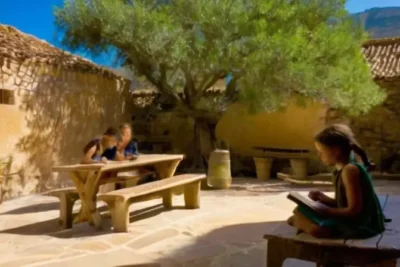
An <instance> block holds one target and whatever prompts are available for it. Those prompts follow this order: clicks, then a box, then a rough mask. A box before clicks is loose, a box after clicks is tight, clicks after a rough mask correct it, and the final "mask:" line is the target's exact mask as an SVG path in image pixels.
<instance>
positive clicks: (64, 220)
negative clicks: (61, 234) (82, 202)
mask: <svg viewBox="0 0 400 267" xmlns="http://www.w3.org/2000/svg"><path fill="white" fill-rule="evenodd" d="M44 195H46V196H51V197H57V198H59V199H60V218H59V222H60V224H61V225H62V226H63V228H64V229H70V228H72V222H73V215H72V209H73V207H74V203H75V201H77V200H78V199H79V194H78V192H77V191H76V189H75V187H69V188H62V189H57V190H53V191H50V192H47V193H44Z"/></svg>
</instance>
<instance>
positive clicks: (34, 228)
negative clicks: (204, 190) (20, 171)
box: [0, 204, 183, 238]
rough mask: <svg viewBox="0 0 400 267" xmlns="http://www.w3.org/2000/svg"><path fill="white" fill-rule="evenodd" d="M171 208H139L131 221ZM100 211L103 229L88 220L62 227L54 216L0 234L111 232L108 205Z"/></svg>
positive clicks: (154, 206) (71, 236) (157, 206)
mask: <svg viewBox="0 0 400 267" xmlns="http://www.w3.org/2000/svg"><path fill="white" fill-rule="evenodd" d="M173 209H183V207H179V206H178V207H174V208H173ZM169 210H171V209H165V208H164V207H163V205H162V204H157V205H153V206H150V207H146V208H143V209H138V210H135V211H133V212H131V213H130V214H129V217H130V218H129V221H130V223H132V222H137V221H141V220H144V219H148V218H151V217H154V216H157V215H159V214H161V213H163V212H166V211H169ZM99 211H100V212H101V213H102V218H103V220H102V229H101V230H96V229H95V228H94V227H92V226H90V225H89V224H88V223H87V222H82V223H78V224H74V225H73V227H72V228H71V229H62V228H61V226H60V225H59V219H58V218H54V219H51V220H46V221H41V222H36V223H32V224H27V225H23V226H20V227H16V228H11V229H7V230H3V231H0V234H5V233H7V234H16V235H49V236H53V237H57V238H76V237H85V236H99V235H105V234H111V233H113V231H112V222H111V218H110V214H109V213H108V209H107V207H106V206H102V207H99Z"/></svg>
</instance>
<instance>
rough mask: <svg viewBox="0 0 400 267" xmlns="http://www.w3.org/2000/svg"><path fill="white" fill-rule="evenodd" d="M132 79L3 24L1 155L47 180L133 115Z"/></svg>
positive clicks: (0, 44)
mask: <svg viewBox="0 0 400 267" xmlns="http://www.w3.org/2000/svg"><path fill="white" fill-rule="evenodd" d="M129 84H130V82H129V81H127V80H125V79H123V78H122V77H120V76H119V75H117V74H115V73H114V72H113V71H111V70H109V69H106V68H103V67H100V66H98V65H96V64H94V63H92V62H91V61H89V60H87V59H84V58H82V57H79V56H76V55H72V54H70V53H67V52H65V51H62V50H60V49H58V48H56V47H54V46H52V45H50V44H49V43H47V42H45V41H41V40H39V39H37V38H36V37H34V36H31V35H28V34H25V33H23V32H21V31H19V30H17V29H15V28H13V27H11V26H7V25H0V129H1V130H0V147H1V150H0V158H3V159H4V158H7V159H9V158H10V157H11V158H12V170H11V171H12V172H19V173H20V176H21V177H25V176H26V175H28V174H29V175H28V176H30V177H31V176H36V177H40V178H41V179H42V182H43V183H44V182H45V181H46V179H47V178H48V177H50V176H51V166H53V165H54V164H59V163H73V162H76V161H77V160H78V159H79V158H80V157H81V156H82V153H83V152H82V147H83V145H84V144H85V143H86V142H87V141H88V140H90V139H91V138H93V137H94V136H96V135H98V134H101V133H102V132H104V130H105V129H106V128H107V127H108V126H110V125H118V124H119V123H120V122H122V121H130V118H131V108H130V107H131V104H130V103H131V102H130V101H131V95H130V93H129ZM21 170H22V171H21ZM21 173H22V174H21ZM24 174H25V176H24ZM24 179H25V180H26V177H25V178H24ZM28 180H29V179H28ZM42 186H44V184H43V185H42Z"/></svg>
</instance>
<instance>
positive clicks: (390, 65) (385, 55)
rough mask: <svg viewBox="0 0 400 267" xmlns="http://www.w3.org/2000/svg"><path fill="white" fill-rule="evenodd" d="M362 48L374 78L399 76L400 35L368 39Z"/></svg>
mask: <svg viewBox="0 0 400 267" xmlns="http://www.w3.org/2000/svg"><path fill="white" fill-rule="evenodd" d="M362 50H363V53H364V56H365V58H366V59H367V61H368V63H369V65H370V67H371V71H372V74H373V75H374V78H375V79H378V80H382V79H385V80H394V79H399V78H400V37H399V38H387V39H376V40H369V41H367V42H365V43H364V44H363V47H362Z"/></svg>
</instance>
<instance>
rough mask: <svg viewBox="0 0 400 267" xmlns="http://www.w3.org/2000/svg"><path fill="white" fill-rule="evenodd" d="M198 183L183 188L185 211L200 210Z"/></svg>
mask: <svg viewBox="0 0 400 267" xmlns="http://www.w3.org/2000/svg"><path fill="white" fill-rule="evenodd" d="M200 183H201V182H200V181H198V182H195V183H191V184H187V185H185V186H184V189H183V190H184V191H183V194H184V198H185V207H186V208H187V209H198V208H200V194H199V193H200Z"/></svg>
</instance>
